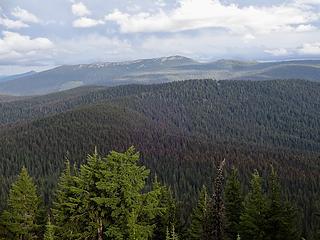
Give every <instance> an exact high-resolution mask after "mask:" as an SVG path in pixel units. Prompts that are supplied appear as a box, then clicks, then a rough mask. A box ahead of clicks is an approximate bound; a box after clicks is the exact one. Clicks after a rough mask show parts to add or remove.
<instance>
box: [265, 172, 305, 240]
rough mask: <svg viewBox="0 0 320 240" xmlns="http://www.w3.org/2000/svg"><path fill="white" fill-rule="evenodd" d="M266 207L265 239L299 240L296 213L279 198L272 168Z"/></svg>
mask: <svg viewBox="0 0 320 240" xmlns="http://www.w3.org/2000/svg"><path fill="white" fill-rule="evenodd" d="M268 194H269V195H268V199H269V201H268V206H267V212H266V220H267V222H266V232H267V239H270V240H294V239H299V238H300V237H299V227H298V224H297V212H296V210H295V209H294V208H293V207H292V206H291V204H289V203H284V202H283V200H282V198H281V187H280V183H279V179H278V176H277V174H276V171H275V170H274V168H273V167H271V174H270V177H269V191H268Z"/></svg>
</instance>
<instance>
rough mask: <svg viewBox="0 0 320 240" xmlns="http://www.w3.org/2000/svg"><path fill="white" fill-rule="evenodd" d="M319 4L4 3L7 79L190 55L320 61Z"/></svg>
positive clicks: (222, 0)
mask: <svg viewBox="0 0 320 240" xmlns="http://www.w3.org/2000/svg"><path fill="white" fill-rule="evenodd" d="M319 28H320V0H286V1H280V0H80V1H77V0H47V1H43V0H1V1H0V75H6V74H12V73H19V72H24V71H28V70H31V69H34V70H42V69H46V68H50V67H53V66H57V65H62V64H77V63H89V62H90V63H91V62H101V61H122V60H131V59H138V58H150V57H160V56H169V55H184V56H187V57H192V58H195V59H197V60H200V61H209V60H216V59H222V58H224V59H239V60H264V61H267V60H283V59H306V58H307V59H315V58H316V59H317V58H320V30H319Z"/></svg>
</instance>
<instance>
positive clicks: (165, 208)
mask: <svg viewBox="0 0 320 240" xmlns="http://www.w3.org/2000/svg"><path fill="white" fill-rule="evenodd" d="M153 190H160V195H159V210H160V211H159V214H158V215H157V216H156V217H155V219H154V225H155V229H154V233H153V237H152V239H153V240H163V239H164V238H165V237H166V231H167V229H168V227H169V228H171V227H172V226H176V225H177V224H178V219H177V203H176V200H175V199H174V197H173V193H172V191H171V189H170V188H169V187H167V186H162V185H161V184H160V183H159V182H158V180H157V178H155V179H154V182H153Z"/></svg>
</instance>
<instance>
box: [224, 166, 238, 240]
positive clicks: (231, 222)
mask: <svg viewBox="0 0 320 240" xmlns="http://www.w3.org/2000/svg"><path fill="white" fill-rule="evenodd" d="M224 196H225V214H226V229H225V232H226V236H227V238H228V239H230V240H234V239H237V236H238V234H239V230H240V228H239V224H240V216H241V214H242V211H243V205H242V203H243V197H242V193H241V184H240V181H239V174H238V171H237V169H236V168H232V171H231V174H230V175H229V177H228V178H227V181H226V186H225V195H224Z"/></svg>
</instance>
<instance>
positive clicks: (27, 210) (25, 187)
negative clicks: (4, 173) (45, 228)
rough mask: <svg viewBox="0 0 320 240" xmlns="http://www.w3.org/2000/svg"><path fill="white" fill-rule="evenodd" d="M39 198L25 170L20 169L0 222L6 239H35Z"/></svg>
mask: <svg viewBox="0 0 320 240" xmlns="http://www.w3.org/2000/svg"><path fill="white" fill-rule="evenodd" d="M39 204H40V198H39V196H38V195H37V190H36V186H35V184H34V182H33V180H32V178H31V177H30V176H29V174H28V172H27V169H26V168H24V167H23V168H22V170H21V173H20V175H19V176H18V179H17V180H16V181H15V182H14V183H13V184H12V186H11V189H10V193H9V199H8V208H7V209H6V210H5V211H4V212H3V214H2V217H1V221H2V224H3V225H4V226H5V228H6V230H7V231H8V234H9V235H8V236H7V238H8V239H19V240H29V239H34V238H36V237H37V236H36V233H37V231H38V228H39V226H38V225H37V221H36V219H37V214H38V207H39Z"/></svg>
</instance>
